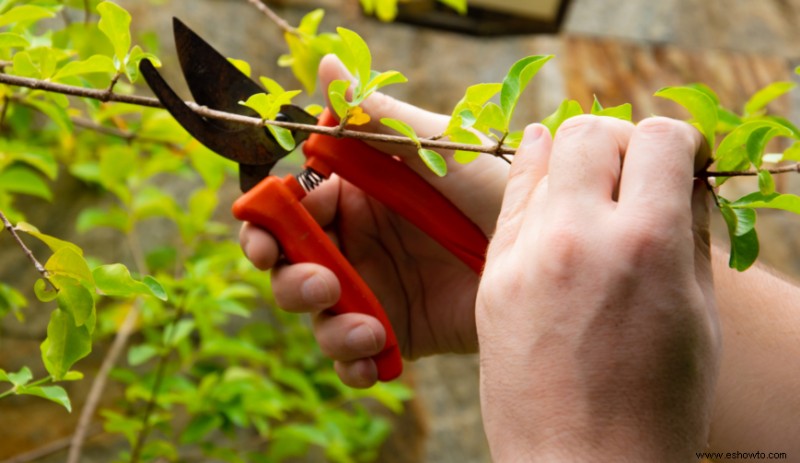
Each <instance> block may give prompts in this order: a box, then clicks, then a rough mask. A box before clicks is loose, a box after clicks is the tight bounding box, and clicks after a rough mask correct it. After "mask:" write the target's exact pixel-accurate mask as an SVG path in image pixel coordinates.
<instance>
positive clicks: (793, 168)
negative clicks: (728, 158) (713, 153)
mask: <svg viewBox="0 0 800 463" xmlns="http://www.w3.org/2000/svg"><path fill="white" fill-rule="evenodd" d="M764 170H766V171H767V172H769V173H770V174H786V173H789V172H797V173H800V163H794V164H790V165H788V166H783V167H775V168H773V169H764ZM757 175H758V171H755V170H732V171H727V172H715V171H713V170H708V171H705V172H702V173H699V174H697V177H698V178H708V177H755V176H757Z"/></svg>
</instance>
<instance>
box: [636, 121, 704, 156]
mask: <svg viewBox="0 0 800 463" xmlns="http://www.w3.org/2000/svg"><path fill="white" fill-rule="evenodd" d="M636 130H637V131H639V132H641V133H642V134H644V135H647V136H652V137H659V138H664V139H666V140H667V141H669V142H670V143H681V145H682V146H687V147H692V148H693V149H694V150H697V148H699V146H698V145H699V142H700V132H698V131H697V129H695V128H694V127H692V126H691V125H690V124H688V123H686V122H683V121H679V120H675V119H670V118H668V117H650V118H647V119H644V120H643V121H641V122H639V124H638V125H637V126H636Z"/></svg>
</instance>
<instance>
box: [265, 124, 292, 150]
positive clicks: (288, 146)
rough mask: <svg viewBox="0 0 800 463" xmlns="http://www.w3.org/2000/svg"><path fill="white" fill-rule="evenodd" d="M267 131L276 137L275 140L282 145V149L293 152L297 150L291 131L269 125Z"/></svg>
mask: <svg viewBox="0 0 800 463" xmlns="http://www.w3.org/2000/svg"><path fill="white" fill-rule="evenodd" d="M267 129H268V130H269V131H270V133H271V134H272V136H273V137H275V140H276V141H277V142H278V144H279V145H281V148H283V149H285V150H286V151H291V150H293V149H294V148H295V146H297V143H296V142H295V141H294V136H293V135H292V131H291V130H289V129H284V128H283V127H277V126H274V125H267Z"/></svg>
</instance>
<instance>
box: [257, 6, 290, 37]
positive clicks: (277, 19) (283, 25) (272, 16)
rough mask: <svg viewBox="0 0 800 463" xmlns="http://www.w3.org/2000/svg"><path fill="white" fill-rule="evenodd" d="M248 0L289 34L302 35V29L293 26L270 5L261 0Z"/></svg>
mask: <svg viewBox="0 0 800 463" xmlns="http://www.w3.org/2000/svg"><path fill="white" fill-rule="evenodd" d="M247 1H248V2H250V4H251V5H253V6H254V7H256V8H257V9H258V11H260V12H262V13H264V15H266V16H267V17H268V18H269V20H270V21H272V22H274V23H275V24H276V25H277V26H278V27H280V28H281V29H282V30H283V31H284V32H286V33H287V34H292V35H296V36H299V35H300V31H298V30H297V28H295V27H292V25H290V24H289V23H288V22H286V20H284V19H283V18H281V17H280V15H278V14H277V13H275V12H274V11H272V8H270V7H268V6H267V5H266V4H265V3H264V2H262V1H261V0H247Z"/></svg>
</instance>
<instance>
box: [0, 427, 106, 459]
mask: <svg viewBox="0 0 800 463" xmlns="http://www.w3.org/2000/svg"><path fill="white" fill-rule="evenodd" d="M101 434H105V431H103V428H102V427H101V426H100V425H98V424H96V423H95V424H94V425H92V426H91V427H90V429H89V432H88V437H87V438H92V437H96V436H99V435H101ZM71 440H72V438H71V437H69V436H67V437H63V438H61V439H58V440H54V441H53V442H49V443H47V444H45V445H43V446H41V447H39V448H35V449H33V450H30V451H28V452H25V453H20V454H18V455H15V456H13V457H11V458H9V459H7V460H3V461H2V462H0V463H30V462H33V461H39V460H41V459H43V458H45V457H48V456H50V455H53V454H54V453H58V452H60V451H62V450H64V449H66V448H68V447H69V445H70V441H71Z"/></svg>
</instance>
